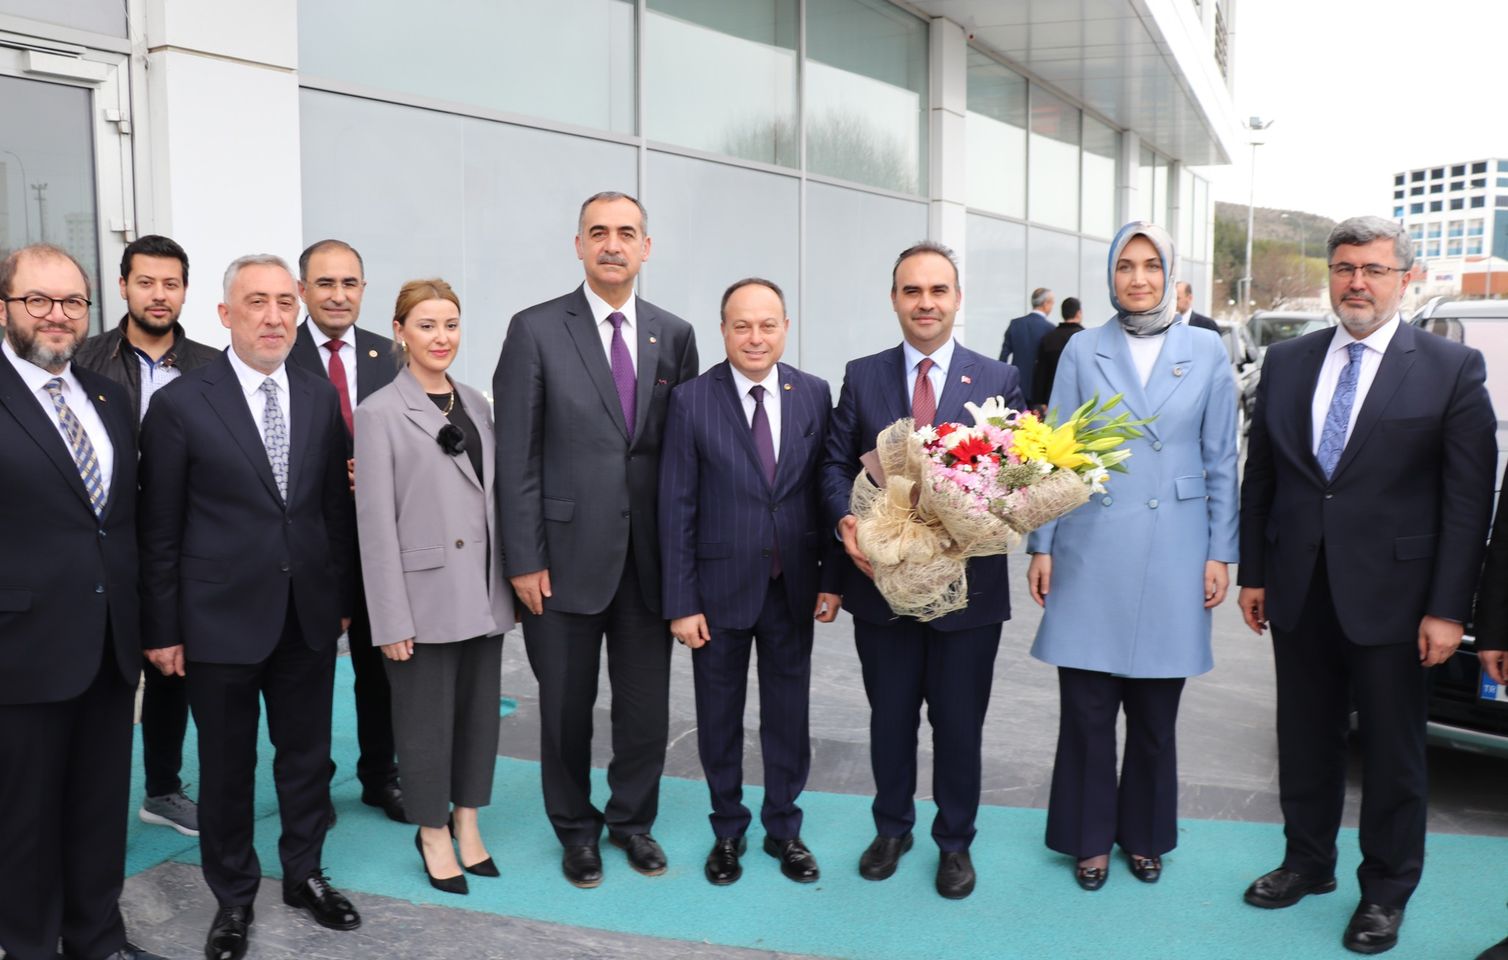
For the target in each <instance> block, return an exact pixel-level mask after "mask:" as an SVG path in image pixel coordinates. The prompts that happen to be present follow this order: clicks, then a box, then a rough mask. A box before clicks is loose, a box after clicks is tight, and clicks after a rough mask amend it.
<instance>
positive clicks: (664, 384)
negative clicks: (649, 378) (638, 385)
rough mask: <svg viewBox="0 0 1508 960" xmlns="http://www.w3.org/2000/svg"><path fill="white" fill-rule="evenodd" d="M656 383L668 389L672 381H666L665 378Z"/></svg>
mask: <svg viewBox="0 0 1508 960" xmlns="http://www.w3.org/2000/svg"><path fill="white" fill-rule="evenodd" d="M655 383H656V384H658V385H659V386H662V387H668V386H669V385H670V381H669V380H666V379H665V378H664V377H661V378H660V379H658V380H656V381H655Z"/></svg>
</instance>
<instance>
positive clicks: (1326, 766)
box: [1272, 554, 1429, 907]
mask: <svg viewBox="0 0 1508 960" xmlns="http://www.w3.org/2000/svg"><path fill="white" fill-rule="evenodd" d="M1272 649H1273V659H1274V661H1275V663H1276V666H1277V681H1278V796H1279V800H1280V801H1281V804H1282V808H1283V824H1284V830H1283V832H1284V836H1285V837H1286V838H1287V841H1288V848H1287V852H1286V853H1285V855H1284V857H1283V866H1284V867H1286V868H1287V869H1289V870H1296V871H1298V872H1299V873H1303V874H1307V875H1309V876H1315V877H1328V876H1330V875H1331V874H1332V873H1334V872H1335V860H1336V849H1335V838H1336V833H1337V831H1339V829H1340V821H1341V810H1342V807H1343V806H1344V804H1345V798H1346V754H1347V745H1346V736H1347V732H1348V730H1349V725H1350V707H1352V706H1353V705H1354V707H1355V708H1356V715H1357V721H1358V724H1359V727H1360V733H1361V761H1362V794H1361V830H1360V841H1361V854H1362V860H1361V866H1360V867H1359V868H1358V869H1357V871H1356V878H1357V880H1358V881H1359V882H1360V885H1361V898H1362V899H1363V900H1366V901H1368V902H1371V903H1378V904H1381V905H1383V906H1389V907H1402V906H1404V905H1406V904H1407V903H1408V900H1409V897H1410V896H1412V895H1413V892H1414V888H1415V887H1417V886H1418V885H1419V876H1420V874H1421V873H1422V872H1423V870H1424V828H1425V815H1426V809H1427V805H1426V800H1427V797H1428V790H1429V776H1428V768H1427V762H1426V745H1425V722H1426V718H1427V715H1428V692H1429V687H1428V679H1427V673H1426V671H1425V670H1424V668H1423V667H1421V666H1420V665H1419V648H1418V647H1417V646H1416V645H1415V644H1413V643H1393V644H1382V645H1378V646H1363V645H1362V644H1358V643H1355V642H1353V641H1352V640H1351V638H1348V637H1347V636H1346V635H1345V632H1344V631H1343V630H1342V629H1341V626H1340V621H1339V620H1338V619H1337V617H1336V614H1335V605H1334V602H1333V600H1332V598H1331V595H1330V581H1329V577H1328V575H1327V573H1326V570H1325V558H1324V555H1323V554H1321V555H1320V559H1319V562H1318V563H1316V564H1315V575H1314V580H1313V581H1312V583H1311V584H1310V587H1309V596H1308V597H1307V598H1306V599H1305V601H1304V609H1303V612H1302V614H1301V615H1300V617H1299V620H1298V622H1297V623H1296V624H1295V625H1294V628H1293V629H1292V630H1278V629H1276V628H1274V629H1273V631H1272Z"/></svg>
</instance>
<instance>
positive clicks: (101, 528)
mask: <svg viewBox="0 0 1508 960" xmlns="http://www.w3.org/2000/svg"><path fill="white" fill-rule="evenodd" d="M99 535H100V536H101V537H103V536H104V535H105V528H104V527H100V529H99Z"/></svg>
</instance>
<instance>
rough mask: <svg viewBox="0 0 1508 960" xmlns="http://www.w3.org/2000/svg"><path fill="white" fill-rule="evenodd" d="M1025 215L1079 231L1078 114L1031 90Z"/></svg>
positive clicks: (1052, 98)
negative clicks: (1029, 158)
mask: <svg viewBox="0 0 1508 960" xmlns="http://www.w3.org/2000/svg"><path fill="white" fill-rule="evenodd" d="M1030 149H1031V162H1030V165H1029V167H1028V170H1030V180H1031V182H1030V184H1029V185H1028V189H1027V198H1028V213H1029V215H1030V217H1031V219H1032V220H1033V221H1035V222H1037V223H1045V224H1047V225H1049V226H1054V227H1062V228H1064V229H1066V230H1077V229H1078V228H1079V110H1078V108H1077V107H1072V106H1069V105H1068V104H1067V103H1064V102H1063V101H1062V100H1059V99H1058V98H1057V97H1055V96H1053V95H1052V94H1050V93H1048V92H1047V91H1045V90H1043V89H1042V88H1041V87H1032V90H1031V140H1030Z"/></svg>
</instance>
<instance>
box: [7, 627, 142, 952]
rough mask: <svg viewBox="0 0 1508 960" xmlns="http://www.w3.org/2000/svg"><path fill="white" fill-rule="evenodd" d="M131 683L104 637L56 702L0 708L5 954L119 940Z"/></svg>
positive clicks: (122, 937)
mask: <svg viewBox="0 0 1508 960" xmlns="http://www.w3.org/2000/svg"><path fill="white" fill-rule="evenodd" d="M135 698H136V690H135V687H134V685H131V684H127V683H126V682H125V681H124V680H122V679H121V676H120V671H119V669H118V668H117V667H116V665H115V654H114V652H113V649H112V645H111V643H110V640H109V637H108V636H107V637H106V639H105V644H104V657H103V659H102V662H101V664H100V668H99V672H98V673H97V674H96V675H95V678H94V682H93V683H92V684H90V686H89V688H88V689H87V690H85V691H84V692H83V693H81V694H80V695H78V696H77V697H74V698H73V699H71V700H64V701H61V702H59V703H33V704H19V705H11V704H6V705H0V946H3V947H4V948H5V950H6V951H7V955H8V956H9V957H10V958H11V960H41V958H46V960H52V958H54V957H56V956H57V950H58V938H59V937H60V936H61V937H62V939H63V948H64V950H65V951H66V952H67V955H68V956H70V957H78V958H79V960H98V958H100V957H104V956H108V955H109V954H111V953H113V952H115V951H116V950H119V949H120V948H121V947H122V946H124V945H125V942H126V928H125V925H124V923H123V922H122V921H121V916H120V907H119V904H118V901H119V900H120V891H121V885H122V883H123V882H124V880H125V873H126V809H127V808H126V804H127V801H128V800H129V797H130V788H131V737H132V731H131V726H132V724H131V712H132V709H133V707H134V704H135Z"/></svg>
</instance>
